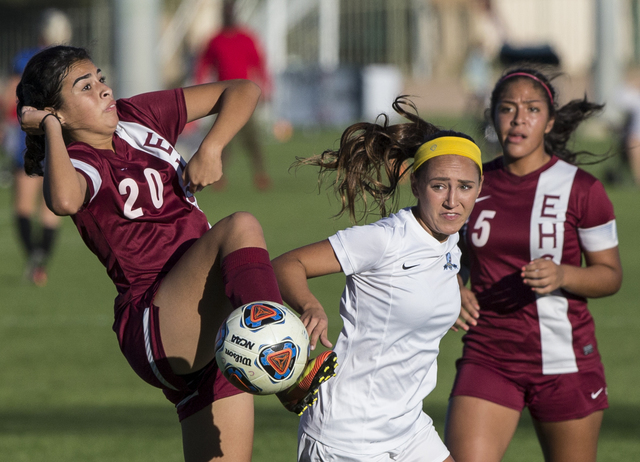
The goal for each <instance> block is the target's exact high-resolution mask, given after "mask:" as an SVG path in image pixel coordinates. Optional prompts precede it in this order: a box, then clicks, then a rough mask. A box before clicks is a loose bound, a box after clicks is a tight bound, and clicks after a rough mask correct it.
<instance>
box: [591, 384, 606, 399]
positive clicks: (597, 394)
mask: <svg viewBox="0 0 640 462" xmlns="http://www.w3.org/2000/svg"><path fill="white" fill-rule="evenodd" d="M602 390H604V387H603V388H601V389H600V390H598V391H596V392H595V393H591V399H596V398H597V397H598V396H600V393H602Z"/></svg>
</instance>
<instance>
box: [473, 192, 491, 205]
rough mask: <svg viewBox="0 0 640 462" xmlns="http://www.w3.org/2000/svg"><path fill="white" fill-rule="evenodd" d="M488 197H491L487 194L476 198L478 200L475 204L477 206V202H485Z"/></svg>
mask: <svg viewBox="0 0 640 462" xmlns="http://www.w3.org/2000/svg"><path fill="white" fill-rule="evenodd" d="M490 197H491V194H489V195H488V196H482V197H478V198H477V199H476V204H477V203H478V202H482V201H484V200H487V199H489V198H490Z"/></svg>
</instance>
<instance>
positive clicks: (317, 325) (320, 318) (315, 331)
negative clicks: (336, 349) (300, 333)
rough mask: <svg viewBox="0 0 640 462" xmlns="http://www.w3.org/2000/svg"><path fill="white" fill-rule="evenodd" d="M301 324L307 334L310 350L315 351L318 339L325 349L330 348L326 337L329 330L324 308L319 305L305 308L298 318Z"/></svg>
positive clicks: (330, 345)
mask: <svg viewBox="0 0 640 462" xmlns="http://www.w3.org/2000/svg"><path fill="white" fill-rule="evenodd" d="M300 320H301V321H302V324H304V325H305V327H306V328H307V332H308V333H309V345H310V347H311V349H312V350H315V348H316V344H317V343H318V339H320V343H322V344H323V345H324V346H325V347H327V348H331V347H333V345H332V344H331V342H330V341H329V338H328V337H327V333H328V329H329V319H328V318H327V313H325V312H324V308H323V307H322V306H321V305H319V304H318V305H317V306H311V307H308V308H305V310H304V311H303V313H302V315H301V316H300Z"/></svg>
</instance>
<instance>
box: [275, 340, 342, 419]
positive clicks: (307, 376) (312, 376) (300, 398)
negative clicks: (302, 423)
mask: <svg viewBox="0 0 640 462" xmlns="http://www.w3.org/2000/svg"><path fill="white" fill-rule="evenodd" d="M337 366H338V356H337V355H336V354H335V353H334V352H333V351H325V352H324V353H321V354H319V355H318V356H317V357H316V358H314V359H311V360H309V362H308V363H307V365H306V367H305V368H304V371H303V372H302V374H301V375H300V378H298V380H297V381H296V383H295V384H293V385H292V386H290V387H289V388H287V389H286V390H283V391H281V392H279V393H276V396H277V397H278V399H279V400H280V402H281V403H282V404H283V405H284V407H285V408H286V409H287V410H289V411H291V412H295V413H296V414H298V415H302V413H303V412H304V411H305V410H306V409H307V407H309V406H311V405H313V403H315V402H316V401H317V399H318V395H317V393H318V389H319V388H320V385H321V384H322V382H326V381H327V380H329V379H330V378H331V377H333V376H335V375H336V372H335V370H336V367H337Z"/></svg>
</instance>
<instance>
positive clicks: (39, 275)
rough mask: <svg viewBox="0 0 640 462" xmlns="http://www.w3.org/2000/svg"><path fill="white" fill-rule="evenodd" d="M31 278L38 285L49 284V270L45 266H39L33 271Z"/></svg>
mask: <svg viewBox="0 0 640 462" xmlns="http://www.w3.org/2000/svg"><path fill="white" fill-rule="evenodd" d="M31 280H32V281H33V283H34V284H35V285H36V286H38V287H44V286H46V285H47V280H48V277H47V270H46V269H45V268H44V266H38V267H37V268H35V269H34V270H33V273H31Z"/></svg>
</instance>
